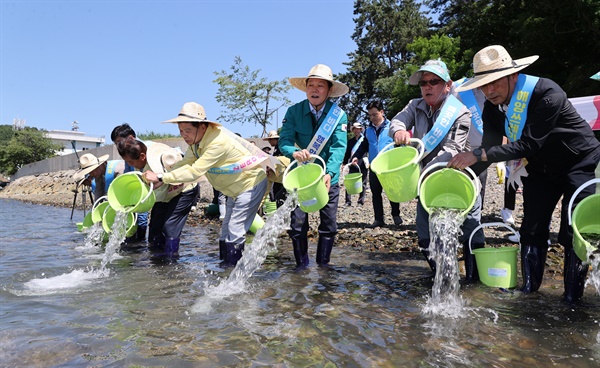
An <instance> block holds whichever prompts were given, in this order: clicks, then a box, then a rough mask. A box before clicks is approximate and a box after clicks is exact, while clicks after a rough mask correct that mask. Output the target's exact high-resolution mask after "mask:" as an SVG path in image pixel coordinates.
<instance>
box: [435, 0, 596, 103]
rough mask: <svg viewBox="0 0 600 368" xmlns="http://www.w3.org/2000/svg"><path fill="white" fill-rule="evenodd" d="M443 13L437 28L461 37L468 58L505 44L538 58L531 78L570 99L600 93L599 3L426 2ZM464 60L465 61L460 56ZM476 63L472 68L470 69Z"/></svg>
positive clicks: (582, 0) (517, 52)
mask: <svg viewBox="0 0 600 368" xmlns="http://www.w3.org/2000/svg"><path fill="white" fill-rule="evenodd" d="M426 4H427V5H428V6H429V7H430V8H432V9H436V11H438V12H439V24H437V25H435V27H436V29H437V30H438V31H439V32H440V33H442V34H448V35H452V36H453V37H460V39H461V52H462V53H463V54H464V55H463V56H465V57H468V56H469V55H471V60H472V55H473V54H474V53H475V52H477V51H479V50H480V49H482V48H484V47H486V46H489V45H494V44H498V45H502V46H504V47H505V48H506V49H507V50H508V52H509V53H510V54H511V56H512V57H514V58H521V57H525V56H530V55H539V56H540V58H539V60H538V61H536V62H535V63H534V64H532V65H531V67H528V68H527V69H526V71H525V72H526V73H528V74H534V75H537V76H541V77H547V78H550V79H552V80H554V81H555V82H556V83H558V84H559V85H560V86H561V87H562V88H563V89H564V90H565V92H566V93H567V95H568V96H569V97H577V96H585V95H592V94H598V93H599V92H600V84H599V83H593V82H590V79H589V77H590V76H591V75H593V74H594V73H596V72H598V70H599V64H598V60H600V1H598V0H544V1H539V0H483V1H482V0H449V1H448V0H427V1H426ZM459 58H460V59H463V57H462V56H459ZM471 60H469V61H468V63H467V66H470V64H471Z"/></svg>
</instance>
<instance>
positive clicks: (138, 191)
mask: <svg viewBox="0 0 600 368" xmlns="http://www.w3.org/2000/svg"><path fill="white" fill-rule="evenodd" d="M152 189H153V186H152V183H150V186H148V185H147V184H146V183H144V181H143V180H142V173H141V172H139V171H131V172H128V173H125V174H121V175H119V176H117V177H116V178H115V180H113V182H112V183H110V186H109V187H108V203H110V206H111V207H112V208H113V209H114V210H115V211H123V212H148V211H150V210H151V209H152V206H154V202H156V195H155V194H154V191H153V190H152Z"/></svg>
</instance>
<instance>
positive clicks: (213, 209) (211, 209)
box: [205, 203, 219, 216]
mask: <svg viewBox="0 0 600 368" xmlns="http://www.w3.org/2000/svg"><path fill="white" fill-rule="evenodd" d="M205 211H206V215H207V216H218V215H219V205H218V204H216V203H211V204H209V205H208V207H206V210H205Z"/></svg>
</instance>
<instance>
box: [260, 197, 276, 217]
mask: <svg viewBox="0 0 600 368" xmlns="http://www.w3.org/2000/svg"><path fill="white" fill-rule="evenodd" d="M275 211H277V202H271V201H269V200H268V199H267V200H265V203H263V213H264V214H265V215H267V216H271V215H272V214H273V213H274V212H275Z"/></svg>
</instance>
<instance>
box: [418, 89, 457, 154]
mask: <svg viewBox="0 0 600 368" xmlns="http://www.w3.org/2000/svg"><path fill="white" fill-rule="evenodd" d="M462 106H463V104H462V102H460V101H459V100H458V98H456V97H454V96H453V95H448V97H446V101H445V102H444V105H443V106H442V109H441V111H440V114H439V115H438V117H437V119H435V123H434V124H433V127H431V130H430V131H429V132H427V134H425V136H424V137H423V143H424V144H425V152H426V153H425V154H427V153H429V152H431V151H433V150H434V149H435V147H437V146H438V144H440V142H441V141H442V139H444V137H445V136H446V134H448V132H449V131H450V128H451V127H452V124H454V121H456V119H457V118H458V115H459V114H460V109H461V107H462Z"/></svg>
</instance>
